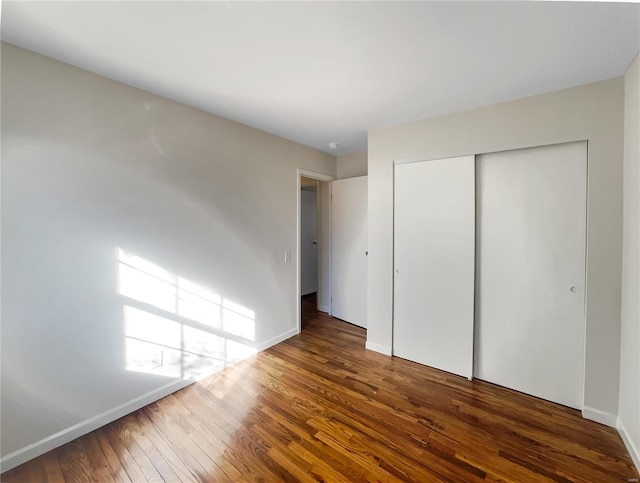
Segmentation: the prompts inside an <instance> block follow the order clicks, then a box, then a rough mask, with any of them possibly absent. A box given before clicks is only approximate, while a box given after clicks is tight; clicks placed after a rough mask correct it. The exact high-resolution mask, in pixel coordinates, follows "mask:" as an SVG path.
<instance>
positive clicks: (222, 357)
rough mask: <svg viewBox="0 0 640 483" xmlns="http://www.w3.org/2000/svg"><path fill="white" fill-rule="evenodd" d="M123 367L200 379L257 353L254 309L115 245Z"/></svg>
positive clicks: (131, 369)
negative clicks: (121, 298) (121, 305)
mask: <svg viewBox="0 0 640 483" xmlns="http://www.w3.org/2000/svg"><path fill="white" fill-rule="evenodd" d="M116 263H117V273H118V277H117V281H118V288H117V289H118V293H120V294H121V295H122V296H124V297H126V298H127V300H128V301H127V303H126V304H125V305H124V313H123V315H124V332H125V349H126V368H127V370H130V371H136V372H145V373H151V374H157V375H162V376H167V377H176V378H183V379H200V378H202V377H205V376H208V375H210V374H213V373H214V372H217V371H219V370H220V369H222V368H224V367H226V366H227V365H229V364H231V363H233V362H236V361H239V360H241V359H244V358H246V357H249V356H251V355H253V354H255V353H256V350H255V347H254V344H253V341H254V339H255V313H254V312H253V311H252V310H250V309H248V308H246V307H243V306H242V305H240V304H237V303H235V302H233V301H230V300H227V299H225V298H224V297H223V296H221V295H219V294H216V293H213V292H212V291H210V290H208V289H206V288H204V287H202V286H200V285H198V284H195V283H193V282H191V281H189V280H187V279H185V278H182V277H179V276H177V275H175V274H173V273H171V272H170V271H168V270H165V269H164V268H162V267H159V266H158V265H155V264H153V263H151V262H149V261H147V260H145V259H143V258H140V257H138V256H135V255H132V254H129V253H127V252H125V251H124V250H122V249H120V248H118V249H117V262H116Z"/></svg>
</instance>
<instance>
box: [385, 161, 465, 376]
mask: <svg viewBox="0 0 640 483" xmlns="http://www.w3.org/2000/svg"><path fill="white" fill-rule="evenodd" d="M474 173H475V168H474V157H473V156H465V157H460V158H450V159H442V160H435V161H423V162H418V163H408V164H398V165H396V166H395V179H394V265H395V267H394V315H393V354H394V355H396V356H399V357H403V358H405V359H410V360H412V361H415V362H419V363H421V364H426V365H428V366H432V367H435V368H437V369H442V370H444V371H448V372H452V373H454V374H458V375H461V376H465V377H471V375H472V364H473V304H474V264H475V261H474V257H475V174H474Z"/></svg>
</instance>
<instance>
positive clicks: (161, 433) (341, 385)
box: [0, 302, 638, 483]
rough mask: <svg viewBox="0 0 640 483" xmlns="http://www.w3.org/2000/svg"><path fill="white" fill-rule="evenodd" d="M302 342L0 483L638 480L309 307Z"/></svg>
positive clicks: (604, 449) (590, 430)
mask: <svg viewBox="0 0 640 483" xmlns="http://www.w3.org/2000/svg"><path fill="white" fill-rule="evenodd" d="M304 318H305V324H304V328H303V331H302V333H301V334H300V335H299V336H296V337H293V338H291V339H289V340H287V341H285V342H283V343H281V344H278V345H277V346H274V347H272V348H271V349H268V350H266V351H264V352H262V353H260V354H258V355H257V356H255V357H253V358H251V359H249V360H247V361H244V362H242V363H239V364H237V365H235V366H233V367H230V368H228V369H226V370H225V371H223V372H221V373H218V374H216V375H214V376H211V377H209V378H208V379H205V380H203V381H201V382H200V383H197V384H194V385H192V386H190V387H188V388H186V389H183V390H182V391H179V392H176V393H174V394H172V395H170V396H168V397H166V398H164V399H162V400H160V401H157V402H156V403H153V404H151V405H149V406H147V407H145V408H143V409H141V410H139V411H137V412H135V413H132V414H130V415H128V416H126V417H124V418H122V419H120V420H118V421H116V422H114V423H112V424H109V425H107V426H104V427H102V428H100V429H98V430H96V431H94V432H92V433H90V434H87V435H86V436H83V437H81V438H79V439H77V440H75V441H73V442H71V443H68V444H66V445H64V446H62V447H60V448H58V449H55V450H53V451H51V452H49V453H47V454H45V455H43V456H41V457H39V458H36V459H34V460H32V461H30V462H28V463H25V464H24V465H22V466H19V467H17V468H15V469H13V470H11V471H9V472H7V473H5V474H3V475H1V477H0V479H1V480H2V481H3V482H40V481H55V482H61V481H65V482H89V481H91V482H128V481H132V482H134V483H137V482H143V481H166V482H180V481H296V480H297V481H335V482H357V481H418V482H435V481H449V482H475V481H511V482H519V483H522V482H528V481H535V482H540V481H555V482H567V481H584V482H606V481H612V482H626V481H629V479H633V478H638V473H637V472H636V470H635V469H634V467H633V464H632V462H631V460H630V458H629V455H628V453H627V452H626V450H625V448H624V446H623V443H622V441H621V439H620V437H619V435H618V434H617V432H616V431H615V430H613V429H611V428H608V427H606V426H602V425H599V424H597V423H594V422H591V421H586V420H584V419H582V417H581V416H580V413H579V412H578V411H575V410H573V409H568V408H566V407H563V406H559V405H556V404H552V403H549V402H546V401H542V400H540V399H536V398H534V397H530V396H526V395H523V394H520V393H517V392H514V391H510V390H507V389H504V388H501V387H498V386H494V385H492V384H488V383H485V382H481V381H468V380H466V379H464V378H461V377H457V376H453V375H449V374H447V373H443V372H440V371H437V370H434V369H430V368H427V367H424V366H421V365H419V364H414V363H412V362H409V361H405V360H402V359H398V358H391V357H387V356H384V355H381V354H377V353H374V352H370V351H366V350H365V349H364V342H365V331H364V330H363V329H360V328H358V327H355V326H352V325H350V324H347V323H345V322H342V321H339V320H337V319H333V318H331V317H329V316H327V315H324V314H320V313H317V312H316V311H315V310H314V308H313V306H312V305H311V304H310V303H309V302H305V303H304Z"/></svg>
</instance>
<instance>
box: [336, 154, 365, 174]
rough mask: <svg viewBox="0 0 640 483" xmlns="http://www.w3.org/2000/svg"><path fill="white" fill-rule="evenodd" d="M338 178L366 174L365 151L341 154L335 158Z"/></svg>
mask: <svg viewBox="0 0 640 483" xmlns="http://www.w3.org/2000/svg"><path fill="white" fill-rule="evenodd" d="M336 165H337V171H338V179H345V178H356V177H358V176H366V175H367V152H366V151H362V152H359V153H351V154H343V155H342V156H338V157H337V159H336Z"/></svg>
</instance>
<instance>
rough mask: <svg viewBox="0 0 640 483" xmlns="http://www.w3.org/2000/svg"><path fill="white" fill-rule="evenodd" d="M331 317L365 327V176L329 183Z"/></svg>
mask: <svg viewBox="0 0 640 483" xmlns="http://www.w3.org/2000/svg"><path fill="white" fill-rule="evenodd" d="M331 315H333V316H334V317H337V318H339V319H342V320H346V321H347V322H351V323H352V324H355V325H358V326H360V327H366V326H367V177H366V176H360V177H358V178H349V179H342V180H338V181H332V182H331Z"/></svg>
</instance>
